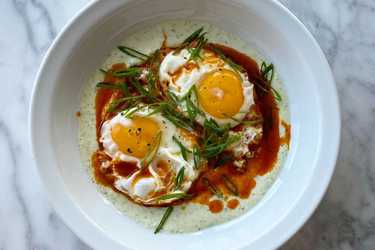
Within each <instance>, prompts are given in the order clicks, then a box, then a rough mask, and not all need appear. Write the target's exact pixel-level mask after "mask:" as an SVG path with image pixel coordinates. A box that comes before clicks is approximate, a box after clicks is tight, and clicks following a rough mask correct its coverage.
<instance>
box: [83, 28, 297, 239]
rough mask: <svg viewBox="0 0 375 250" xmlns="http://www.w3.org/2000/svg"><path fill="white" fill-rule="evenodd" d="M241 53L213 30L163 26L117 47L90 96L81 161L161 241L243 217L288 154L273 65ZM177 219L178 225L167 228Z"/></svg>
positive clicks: (121, 206)
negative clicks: (166, 235)
mask: <svg viewBox="0 0 375 250" xmlns="http://www.w3.org/2000/svg"><path fill="white" fill-rule="evenodd" d="M200 25H202V26H201V27H200ZM197 26H198V27H197ZM193 27H194V28H193ZM157 32H159V33H157ZM188 33H189V34H188ZM183 35H185V36H183ZM219 37H224V38H225V39H226V40H225V42H222V43H220V41H219V40H220V39H218V38H219ZM132 43H133V45H134V46H130V45H131V44H132ZM125 44H126V46H125ZM238 44H241V42H240V40H239V39H236V38H234V37H233V36H231V35H229V34H227V33H225V32H223V31H221V30H220V29H218V28H216V27H213V26H211V25H208V24H200V23H196V22H188V21H170V22H166V23H162V24H159V25H156V26H155V27H153V28H149V29H146V30H144V31H142V32H140V31H138V33H137V34H134V35H133V37H132V38H128V41H124V43H123V44H121V45H119V46H118V47H117V48H116V51H114V52H113V53H112V54H111V55H110V56H109V58H108V59H107V60H106V62H105V63H104V65H103V67H102V68H100V70H99V71H100V72H97V73H95V75H94V76H93V78H92V79H91V80H90V82H89V84H88V88H87V89H86V91H85V93H84V95H83V98H82V108H81V111H80V113H81V117H80V119H81V129H80V133H81V134H80V138H81V140H80V142H81V152H82V158H83V159H86V165H89V166H91V168H90V169H91V172H92V173H93V175H92V176H93V180H94V181H95V182H96V183H97V184H99V186H100V190H101V191H102V192H103V193H104V194H105V196H106V197H107V198H108V199H109V200H111V201H112V202H113V203H114V204H115V206H116V207H118V208H119V209H120V210H121V211H124V212H125V214H127V215H128V216H130V217H133V218H135V219H137V220H138V221H140V222H143V224H145V225H147V226H153V227H154V228H155V232H156V233H157V232H159V231H160V230H161V229H162V227H163V226H164V228H165V229H166V230H168V231H172V232H191V231H197V230H199V229H201V228H205V227H207V226H210V225H214V224H216V223H220V222H223V221H227V220H229V219H231V218H234V217H237V216H239V215H241V214H243V213H244V212H246V211H247V210H248V209H249V208H250V207H252V206H254V205H255V204H256V202H257V201H259V200H260V198H261V197H262V196H263V194H264V193H265V192H266V190H267V189H268V187H269V186H270V185H271V184H272V182H273V180H274V179H275V176H276V174H277V171H278V169H279V168H280V165H281V164H282V161H283V158H284V157H285V154H286V153H287V149H288V147H289V139H290V126H289V125H288V123H287V119H288V115H287V106H286V101H285V95H283V94H282V88H281V85H280V81H279V79H278V78H277V76H276V72H275V68H274V65H273V64H272V63H268V62H266V60H264V59H260V57H258V56H255V57H252V56H250V55H249V54H247V53H246V52H244V51H240V50H239V49H236V48H234V47H232V46H233V45H238ZM98 73H99V74H98ZM94 83H95V85H96V86H95V87H94V85H93V84H94ZM275 83H276V84H278V85H277V86H275ZM94 100H95V101H94ZM93 110H94V111H93ZM93 137H94V138H95V137H96V141H95V142H94V143H93V141H92V138H93ZM87 138H91V140H90V142H89V141H88V140H87ZM90 154H91V157H88V155H90ZM257 187H258V188H260V189H258V190H255V189H256V188H257ZM173 210H174V213H172V211H173ZM161 213H163V214H161ZM173 214H177V215H179V216H178V218H179V219H178V221H176V220H172V219H173V218H169V220H168V222H169V223H167V224H171V225H170V226H169V227H168V226H167V224H166V222H167V219H168V217H172V215H173ZM177 215H176V216H177ZM159 221H160V222H159ZM173 224H174V225H173Z"/></svg>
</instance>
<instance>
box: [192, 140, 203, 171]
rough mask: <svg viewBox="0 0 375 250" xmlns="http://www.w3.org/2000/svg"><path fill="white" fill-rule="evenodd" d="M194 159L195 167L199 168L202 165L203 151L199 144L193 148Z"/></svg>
mask: <svg viewBox="0 0 375 250" xmlns="http://www.w3.org/2000/svg"><path fill="white" fill-rule="evenodd" d="M193 160H194V168H195V169H198V168H199V166H200V165H201V151H200V150H199V148H198V146H195V147H194V148H193Z"/></svg>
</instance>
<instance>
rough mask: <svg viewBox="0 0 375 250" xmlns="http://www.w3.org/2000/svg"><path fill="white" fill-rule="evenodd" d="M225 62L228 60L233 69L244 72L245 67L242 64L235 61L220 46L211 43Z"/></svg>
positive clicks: (212, 47)
mask: <svg viewBox="0 0 375 250" xmlns="http://www.w3.org/2000/svg"><path fill="white" fill-rule="evenodd" d="M210 48H211V49H212V50H213V51H214V52H215V53H216V54H217V55H218V56H219V57H220V58H221V59H222V60H223V61H224V62H226V63H227V64H228V65H229V66H230V67H231V68H232V69H234V70H236V71H239V72H242V71H244V69H243V68H242V66H241V65H238V64H237V63H235V62H233V61H232V60H231V59H229V58H228V57H227V56H226V55H225V54H224V53H223V51H221V49H219V48H218V47H215V46H214V45H211V47H210Z"/></svg>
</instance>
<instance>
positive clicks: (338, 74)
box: [0, 0, 375, 250]
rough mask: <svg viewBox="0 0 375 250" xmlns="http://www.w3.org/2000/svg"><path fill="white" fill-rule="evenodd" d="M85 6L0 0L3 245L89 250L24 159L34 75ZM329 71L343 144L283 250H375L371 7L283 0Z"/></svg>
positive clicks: (353, 0) (73, 1) (356, 0)
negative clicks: (317, 198)
mask: <svg viewBox="0 0 375 250" xmlns="http://www.w3.org/2000/svg"><path fill="white" fill-rule="evenodd" d="M87 2H88V0H65V1H58V0H2V1H0V9H1V10H2V14H1V15H0V73H1V76H2V83H1V91H0V96H1V98H0V158H1V169H0V187H1V188H0V249H1V250H8V249H11V250H13V249H16V250H18V249H19V250H23V249H37V250H39V249H41V250H42V249H64V250H65V249H89V247H88V246H86V245H85V244H84V243H83V242H82V241H80V240H79V239H78V238H77V237H76V236H75V235H74V234H73V233H72V232H71V231H70V230H69V229H68V228H67V227H66V226H65V225H64V223H63V222H62V221H61V220H60V218H58V217H57V215H56V214H55V212H54V211H53V210H52V209H51V207H50V205H49V204H48V201H47V200H46V196H45V194H44V191H43V187H42V185H41V182H40V180H39V178H38V176H37V173H36V168H35V166H34V164H33V162H32V161H31V155H30V148H29V145H28V129H27V126H28V125H27V116H28V108H29V102H30V94H31V89H32V84H33V79H34V77H35V74H36V71H37V69H38V67H39V64H40V62H41V59H42V57H43V55H44V53H45V52H46V49H47V48H48V46H49V45H50V44H51V42H52V40H53V38H54V37H55V36H56V34H57V33H58V32H59V30H60V29H61V28H62V26H63V25H64V24H65V23H66V22H67V20H68V19H69V18H71V17H72V16H73V15H74V14H75V13H76V12H77V11H78V10H79V9H80V8H81V7H82V6H83V5H84V4H86V3H87ZM281 2H282V3H283V4H285V5H286V6H287V7H288V8H290V9H291V10H292V11H293V12H294V13H295V14H296V15H297V16H298V17H299V18H300V19H301V21H302V22H303V23H304V24H305V25H306V26H307V27H308V29H309V30H310V31H311V32H312V33H313V35H314V36H315V38H316V39H317V40H318V42H319V44H320V45H321V47H322V49H323V50H324V52H325V54H326V55H327V57H328V60H329V62H330V64H331V67H332V69H333V72H334V75H335V79H336V81H337V85H338V91H339V95H340V104H341V111H342V122H343V129H342V142H341V150H340V155H339V159H338V164H337V169H336V172H335V175H334V178H333V181H332V183H331V185H330V188H329V190H328V193H327V195H326V196H325V198H324V200H323V202H322V203H321V205H320V206H319V207H318V209H317V211H316V212H315V213H314V215H313V216H312V218H311V219H310V220H309V221H308V222H307V223H306V224H305V226H304V227H303V228H302V229H301V230H300V231H299V232H298V233H297V234H296V235H295V236H294V237H293V238H292V239H291V240H289V241H288V242H287V243H286V244H285V245H284V246H283V247H282V249H283V250H284V249H291V250H300V249H307V250H313V249H314V250H315V249H322V250H325V249H342V250H351V249H356V250H357V249H358V250H373V249H375V133H374V132H373V129H374V127H375V80H374V77H373V75H374V72H375V1H374V0H315V1H311V0H281Z"/></svg>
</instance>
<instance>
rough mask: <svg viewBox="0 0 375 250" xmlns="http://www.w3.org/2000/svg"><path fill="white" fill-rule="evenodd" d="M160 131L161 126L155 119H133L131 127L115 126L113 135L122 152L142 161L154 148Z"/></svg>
mask: <svg viewBox="0 0 375 250" xmlns="http://www.w3.org/2000/svg"><path fill="white" fill-rule="evenodd" d="M159 131H160V127H159V124H158V123H157V122H156V121H154V120H153V119H151V118H148V117H133V118H132V120H131V123H130V125H129V126H124V125H123V124H116V125H114V126H113V127H112V131H111V135H112V139H113V141H114V142H115V143H116V145H117V146H118V147H119V150H120V151H121V152H123V153H124V154H127V155H130V156H133V157H136V158H139V159H141V158H143V157H145V156H146V154H147V153H148V152H149V150H150V149H151V147H152V146H153V143H154V141H155V138H156V136H157V134H158V133H159Z"/></svg>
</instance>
